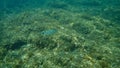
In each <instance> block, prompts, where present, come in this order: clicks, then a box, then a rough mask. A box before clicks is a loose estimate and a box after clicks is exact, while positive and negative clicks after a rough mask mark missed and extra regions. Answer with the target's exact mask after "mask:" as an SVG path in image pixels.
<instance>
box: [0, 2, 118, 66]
mask: <svg viewBox="0 0 120 68" xmlns="http://www.w3.org/2000/svg"><path fill="white" fill-rule="evenodd" d="M70 1H71V0H70ZM67 3H69V2H67ZM74 3H76V2H73V4H74ZM80 3H81V2H80ZM95 3H96V4H94V5H98V3H100V2H95ZM86 4H89V5H91V4H93V3H84V4H82V6H81V9H79V8H80V7H76V6H77V5H76V6H75V7H72V4H70V5H67V4H66V3H64V2H58V4H53V3H51V2H50V3H48V5H50V7H51V8H34V9H31V10H30V9H29V10H25V11H23V10H22V11H21V12H19V13H11V14H8V15H6V17H4V18H1V19H0V28H1V29H0V31H1V32H0V34H1V35H0V38H1V39H0V68H120V24H119V22H120V21H119V20H118V17H119V15H118V14H117V13H118V12H119V11H120V10H118V9H116V10H112V9H114V7H113V8H108V7H106V8H104V13H101V14H99V13H100V12H101V11H99V12H97V11H98V9H97V10H95V9H96V7H94V8H93V7H92V6H94V5H92V6H91V7H92V8H91V7H90V8H91V9H90V8H86V9H85V8H84V7H83V6H85V5H86ZM55 6H57V7H55ZM70 7H71V8H72V9H71V8H70ZM98 7H99V5H98ZM76 8H77V9H76ZM87 9H88V10H89V11H86V10H87ZM101 9H103V8H101ZM99 10H100V9H99ZM111 10H112V11H111ZM84 11H86V12H84ZM93 11H94V12H93ZM106 13H113V15H111V14H108V17H107V16H105V15H104V14H106ZM115 13H116V15H114V14H115ZM111 16H113V18H112V17H111Z"/></svg>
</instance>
